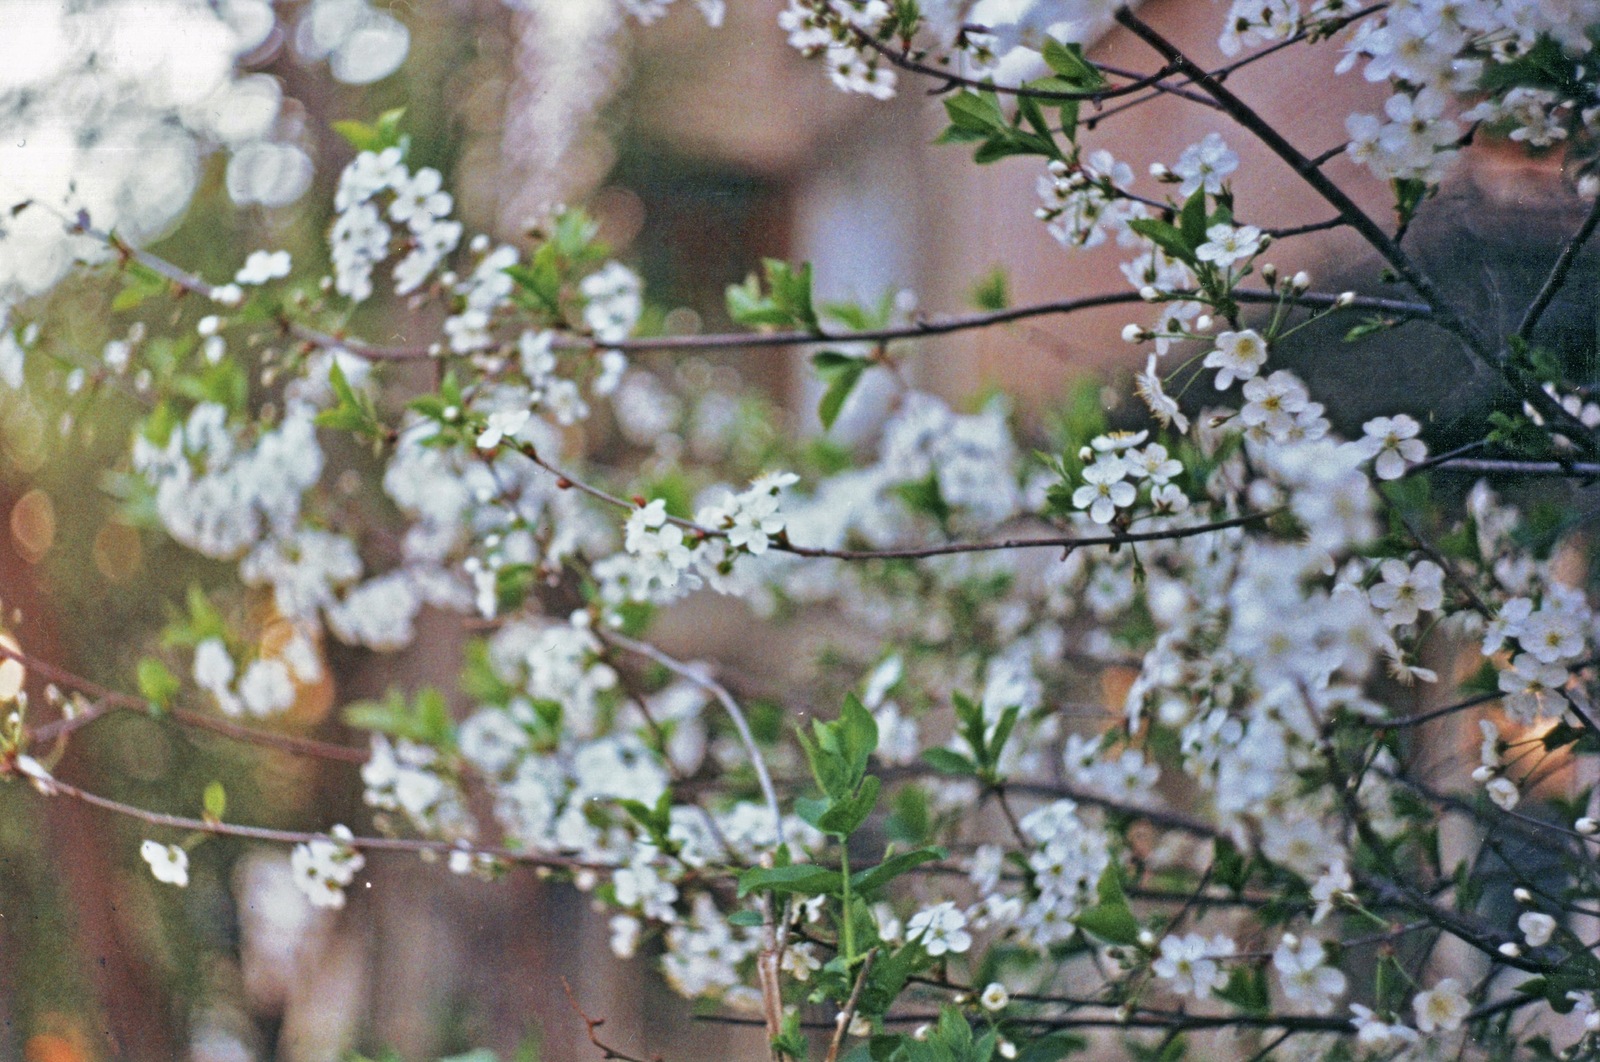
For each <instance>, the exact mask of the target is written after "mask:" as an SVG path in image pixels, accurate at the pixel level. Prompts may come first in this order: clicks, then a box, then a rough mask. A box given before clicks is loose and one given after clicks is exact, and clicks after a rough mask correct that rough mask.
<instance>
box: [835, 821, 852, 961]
mask: <svg viewBox="0 0 1600 1062" xmlns="http://www.w3.org/2000/svg"><path fill="white" fill-rule="evenodd" d="M839 881H840V884H841V885H842V886H843V895H842V896H841V898H840V902H841V903H842V904H843V906H844V917H843V919H842V924H841V925H840V926H839V935H840V937H841V938H842V941H843V944H844V962H845V968H846V969H849V967H850V964H851V963H853V962H855V961H856V926H855V920H854V919H853V918H851V917H850V838H848V837H841V838H840V839H839Z"/></svg>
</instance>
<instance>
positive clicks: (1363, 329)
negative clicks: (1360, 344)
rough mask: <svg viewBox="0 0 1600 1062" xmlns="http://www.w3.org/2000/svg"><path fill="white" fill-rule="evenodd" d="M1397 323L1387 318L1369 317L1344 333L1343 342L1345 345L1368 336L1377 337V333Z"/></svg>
mask: <svg viewBox="0 0 1600 1062" xmlns="http://www.w3.org/2000/svg"><path fill="white" fill-rule="evenodd" d="M1399 323H1400V322H1399V321H1395V320H1391V319H1389V318H1387V317H1369V318H1367V319H1366V320H1365V321H1362V322H1361V323H1360V324H1358V325H1356V326H1354V327H1353V328H1351V329H1350V331H1348V332H1346V333H1345V334H1344V341H1345V342H1346V343H1354V342H1355V341H1356V340H1358V339H1365V338H1367V337H1368V336H1371V335H1377V334H1378V333H1379V332H1386V331H1388V330H1389V329H1391V328H1393V327H1395V326H1396V325H1398V324H1399Z"/></svg>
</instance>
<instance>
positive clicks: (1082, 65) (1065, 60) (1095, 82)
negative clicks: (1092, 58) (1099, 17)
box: [1042, 37, 1106, 91]
mask: <svg viewBox="0 0 1600 1062" xmlns="http://www.w3.org/2000/svg"><path fill="white" fill-rule="evenodd" d="M1042 54H1043V56H1044V61H1045V65H1047V66H1049V67H1050V69H1051V70H1054V71H1055V72H1056V75H1057V76H1058V77H1060V78H1061V79H1062V80H1063V81H1066V82H1067V83H1068V84H1070V85H1071V86H1072V87H1073V88H1074V89H1076V90H1079V91H1093V90H1095V89H1098V88H1104V87H1105V83H1106V79H1105V77H1104V76H1103V75H1102V74H1101V73H1100V71H1099V69H1098V68H1097V67H1096V66H1095V65H1094V64H1093V63H1091V62H1089V60H1087V59H1085V58H1084V57H1083V46H1082V45H1081V44H1063V43H1061V42H1060V41H1058V40H1056V39H1055V38H1053V37H1049V38H1046V39H1045V42H1044V51H1043V52H1042Z"/></svg>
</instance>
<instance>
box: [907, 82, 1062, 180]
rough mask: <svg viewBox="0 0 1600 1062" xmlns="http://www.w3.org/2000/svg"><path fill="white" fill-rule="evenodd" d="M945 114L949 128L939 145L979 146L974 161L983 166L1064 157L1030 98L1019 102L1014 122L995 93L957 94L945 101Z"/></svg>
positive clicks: (941, 136)
mask: <svg viewBox="0 0 1600 1062" xmlns="http://www.w3.org/2000/svg"><path fill="white" fill-rule="evenodd" d="M944 110H945V114H946V115H947V116H948V117H949V119H950V125H949V127H948V128H946V129H945V131H944V132H943V133H941V134H939V139H938V142H939V143H941V144H971V143H975V144H977V145H978V147H977V150H976V151H975V152H974V153H973V159H974V161H976V162H978V163H979V164H980V165H981V164H983V163H986V162H994V161H995V160H997V159H1003V158H1006V157H1008V156H1011V155H1042V156H1044V157H1046V158H1052V159H1056V158H1061V157H1062V155H1061V149H1060V148H1059V147H1057V146H1056V141H1055V137H1054V136H1052V135H1051V133H1050V129H1049V127H1048V126H1047V125H1046V123H1045V121H1044V117H1043V113H1042V112H1041V111H1040V109H1039V105H1038V104H1037V103H1035V102H1034V101H1033V100H1031V99H1028V98H1027V97H1022V98H1021V99H1020V101H1019V103H1018V107H1017V114H1016V117H1015V118H1011V119H1008V118H1006V116H1005V113H1004V112H1003V111H1001V109H1000V101H999V100H998V99H997V98H996V96H995V94H994V93H993V92H971V91H966V92H958V93H955V94H954V95H951V96H947V97H946V98H945V101H944ZM1024 122H1026V123H1027V126H1028V128H1026V129H1025V128H1023V123H1024Z"/></svg>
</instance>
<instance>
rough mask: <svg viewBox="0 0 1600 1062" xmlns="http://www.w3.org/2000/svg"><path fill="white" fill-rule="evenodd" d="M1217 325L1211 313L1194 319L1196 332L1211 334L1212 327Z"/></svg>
mask: <svg viewBox="0 0 1600 1062" xmlns="http://www.w3.org/2000/svg"><path fill="white" fill-rule="evenodd" d="M1215 323H1216V322H1215V321H1213V320H1212V319H1211V315H1210V314H1209V313H1203V314H1201V315H1200V316H1199V317H1196V318H1195V319H1194V330H1195V331H1196V332H1209V331H1211V326H1212V325H1213V324H1215Z"/></svg>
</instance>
